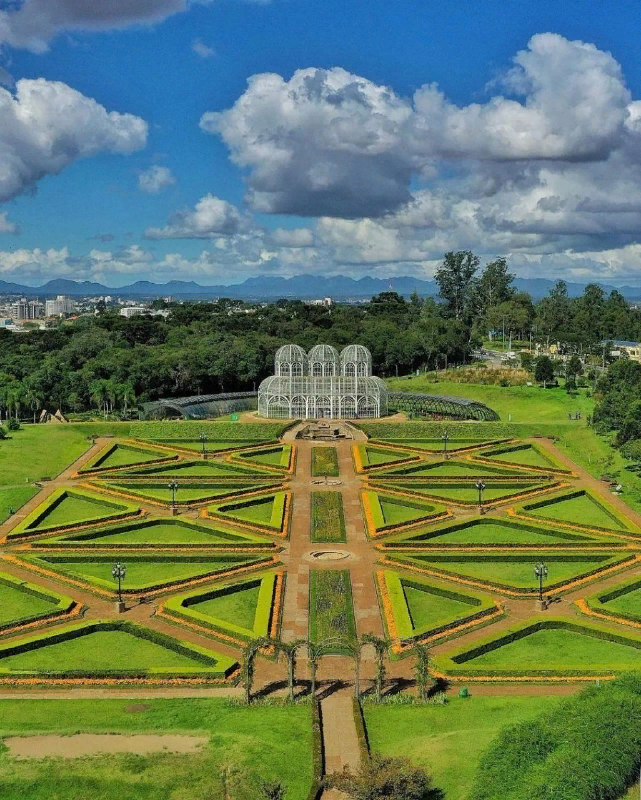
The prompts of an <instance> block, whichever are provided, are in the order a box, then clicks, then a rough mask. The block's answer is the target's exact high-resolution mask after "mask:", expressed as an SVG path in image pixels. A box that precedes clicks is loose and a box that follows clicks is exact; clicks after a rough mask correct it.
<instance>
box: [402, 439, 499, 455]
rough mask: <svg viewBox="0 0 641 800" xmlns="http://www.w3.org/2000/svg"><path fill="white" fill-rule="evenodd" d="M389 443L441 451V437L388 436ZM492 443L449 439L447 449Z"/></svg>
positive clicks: (489, 440) (452, 449)
mask: <svg viewBox="0 0 641 800" xmlns="http://www.w3.org/2000/svg"><path fill="white" fill-rule="evenodd" d="M389 443H390V444H398V445H403V446H404V447H413V448H415V449H416V450H428V451H429V452H430V453H442V452H443V444H444V443H443V439H416V440H414V439H394V438H393V437H390V438H389ZM482 444H487V445H490V444H492V440H491V439H459V438H458V437H457V438H456V439H449V440H448V442H447V451H448V453H449V452H450V451H454V452H455V451H456V450H459V449H461V448H462V447H471V446H476V445H482Z"/></svg>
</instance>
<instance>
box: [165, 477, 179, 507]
mask: <svg viewBox="0 0 641 800" xmlns="http://www.w3.org/2000/svg"><path fill="white" fill-rule="evenodd" d="M167 488H168V489H169V490H170V491H171V510H172V511H175V510H176V492H177V491H178V483H177V481H172V482H171V483H170V484H169V485H168V486H167Z"/></svg>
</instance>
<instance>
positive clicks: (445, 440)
mask: <svg viewBox="0 0 641 800" xmlns="http://www.w3.org/2000/svg"><path fill="white" fill-rule="evenodd" d="M449 438H450V436H449V433H448V432H447V431H445V433H444V434H443V457H444V458H445V460H446V461H447V440H448V439H449Z"/></svg>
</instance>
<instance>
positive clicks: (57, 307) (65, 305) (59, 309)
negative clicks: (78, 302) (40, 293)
mask: <svg viewBox="0 0 641 800" xmlns="http://www.w3.org/2000/svg"><path fill="white" fill-rule="evenodd" d="M74 311H75V304H74V302H73V300H71V299H70V298H69V297H67V296H66V295H64V294H59V295H58V297H56V299H55V300H47V301H46V303H45V316H47V317H59V316H61V315H62V314H72V313H73V312H74Z"/></svg>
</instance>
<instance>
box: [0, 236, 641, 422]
mask: <svg viewBox="0 0 641 800" xmlns="http://www.w3.org/2000/svg"><path fill="white" fill-rule="evenodd" d="M435 278H436V281H437V282H438V285H439V287H440V296H439V297H438V298H421V297H419V296H418V295H413V296H412V297H411V298H409V299H408V300H406V299H404V298H403V297H401V296H399V295H398V294H396V293H395V292H384V293H382V294H379V295H377V296H376V297H373V298H372V300H371V302H369V303H366V304H362V305H357V306H354V305H334V306H332V307H331V308H326V307H322V306H315V305H307V304H305V303H303V302H301V301H297V300H280V301H278V302H276V303H274V304H271V305H267V306H260V305H248V304H245V305H244V306H242V307H240V308H239V304H238V302H237V301H231V300H225V299H220V300H219V301H218V302H216V303H184V304H178V303H175V304H171V305H169V306H167V308H169V310H170V314H169V316H168V318H167V319H163V318H161V317H151V316H147V315H145V316H142V317H134V318H132V319H126V318H124V317H121V316H120V315H119V314H118V313H117V312H116V311H109V310H107V309H104V310H102V311H101V312H100V313H99V314H97V315H96V316H91V317H80V318H78V319H76V320H74V321H62V322H61V323H60V325H58V326H57V327H56V328H51V329H48V330H43V331H33V332H30V333H26V334H21V335H15V334H12V333H10V332H7V331H5V330H0V409H1V410H2V411H3V412H5V413H6V412H7V411H9V412H11V413H14V414H16V415H22V416H25V415H27V414H28V413H30V412H35V411H37V410H39V409H41V408H43V407H45V408H49V409H55V408H61V409H62V410H63V411H75V412H79V411H85V410H88V409H90V408H117V409H120V410H123V411H125V412H126V411H127V410H128V409H132V408H133V407H134V406H135V405H136V404H137V403H139V402H145V401H148V400H153V399H156V398H158V397H162V396H172V395H173V396H180V395H190V394H200V393H203V394H204V393H213V392H222V391H239V390H245V389H252V388H255V387H257V385H258V383H259V382H260V381H261V380H262V379H263V378H264V377H266V376H267V375H270V374H271V373H272V370H273V360H274V354H275V351H276V349H277V348H278V347H279V346H280V345H282V344H285V343H288V342H294V343H296V344H299V345H301V346H302V347H303V348H305V349H309V348H311V347H312V346H313V345H315V344H317V343H319V342H325V343H327V344H332V345H334V346H335V347H337V348H339V349H340V348H342V347H344V346H345V345H347V344H350V343H352V342H357V343H360V344H364V345H365V346H366V347H368V348H369V349H370V351H371V353H372V358H373V367H374V373H375V374H377V375H381V376H389V375H396V374H403V373H406V372H409V371H410V370H415V369H418V368H428V369H433V368H435V367H442V366H447V365H452V364H459V363H465V362H467V361H468V360H469V358H470V354H471V352H472V350H473V349H475V348H476V347H478V346H479V345H480V344H481V342H482V341H483V340H484V339H486V338H487V332H488V330H491V329H494V330H499V331H503V330H504V331H505V332H506V335H508V334H510V333H511V334H512V335H513V336H514V337H515V338H521V339H527V338H528V337H529V336H530V335H532V337H533V339H534V340H535V341H544V342H545V341H550V342H551V341H561V342H563V343H566V344H567V345H568V347H569V348H570V349H572V348H576V349H577V350H578V349H582V350H583V352H586V351H588V350H590V349H591V348H592V349H594V350H595V351H600V350H601V346H600V342H601V341H602V340H603V339H614V338H625V339H635V340H639V339H641V311H639V310H637V309H632V308H630V307H629V306H628V304H627V303H626V301H625V300H624V298H623V297H622V296H621V295H620V294H619V293H618V292H616V291H613V292H612V293H611V294H609V295H605V294H604V292H603V290H602V289H600V288H599V287H598V286H597V285H594V284H592V285H589V286H588V287H586V289H585V292H584V293H583V295H582V296H580V297H578V298H570V297H568V293H567V287H566V285H565V283H563V281H558V282H557V284H556V286H555V287H554V289H552V290H551V292H550V294H549V296H548V297H546V298H544V299H542V300H541V301H540V302H539V303H537V304H534V303H533V301H532V298H531V297H530V296H529V295H527V294H525V293H522V292H517V291H515V289H514V288H513V286H512V281H513V276H512V275H511V274H510V272H509V270H508V264H507V262H506V260H505V259H503V258H498V259H496V260H494V261H491V262H490V263H488V264H486V265H485V266H484V267H482V268H481V266H480V261H479V259H478V257H477V256H475V255H474V254H473V253H471V252H469V251H460V252H451V253H447V254H446V255H445V257H444V260H443V263H442V265H441V266H440V267H439V269H438V270H437V272H436V275H435ZM156 305H160V306H162V305H163V303H162V301H157V303H156Z"/></svg>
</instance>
